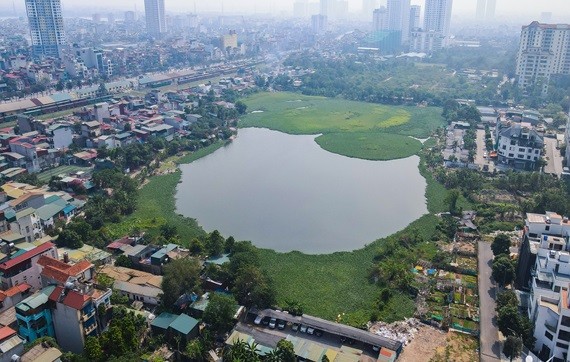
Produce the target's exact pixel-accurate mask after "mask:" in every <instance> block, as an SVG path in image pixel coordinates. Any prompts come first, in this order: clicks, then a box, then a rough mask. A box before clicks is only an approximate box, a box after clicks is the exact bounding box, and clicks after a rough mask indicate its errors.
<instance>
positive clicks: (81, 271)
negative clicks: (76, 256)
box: [37, 255, 95, 286]
mask: <svg viewBox="0 0 570 362" xmlns="http://www.w3.org/2000/svg"><path fill="white" fill-rule="evenodd" d="M37 263H38V265H39V266H40V267H41V268H42V271H41V273H40V275H41V279H42V285H43V286H48V285H65V283H67V282H76V281H79V282H90V281H91V280H92V279H93V276H94V275H95V265H93V264H92V263H91V262H89V261H87V260H81V261H79V262H78V263H75V264H71V263H65V262H63V261H61V260H57V259H54V258H52V257H49V256H45V255H43V256H41V257H40V258H39V259H38V262H37Z"/></svg>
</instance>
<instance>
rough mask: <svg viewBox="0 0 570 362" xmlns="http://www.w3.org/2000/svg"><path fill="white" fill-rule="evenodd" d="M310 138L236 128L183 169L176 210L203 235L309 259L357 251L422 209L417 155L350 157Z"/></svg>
mask: <svg viewBox="0 0 570 362" xmlns="http://www.w3.org/2000/svg"><path fill="white" fill-rule="evenodd" d="M314 138H315V136H297V135H288V134H285V133H281V132H276V131H271V130H267V129H259V128H246V129H240V131H239V136H238V138H237V139H236V140H235V141H234V142H233V143H232V144H230V145H228V146H226V147H224V148H221V149H219V150H217V151H216V152H214V153H212V154H210V155H208V156H206V157H204V158H202V159H199V160H197V161H195V162H193V163H191V164H188V165H182V166H181V169H182V182H181V183H180V184H179V185H178V191H177V195H176V206H177V209H178V212H180V213H181V214H183V215H185V216H188V217H192V218H195V219H197V221H198V223H199V224H200V225H202V227H203V228H204V229H205V230H206V231H212V230H215V229H218V230H219V231H220V232H221V233H222V235H226V236H229V235H233V236H234V237H235V239H236V240H251V241H252V242H253V243H254V244H255V245H257V246H259V247H263V248H271V249H275V250H277V251H291V250H299V251H302V252H305V253H309V254H321V253H331V252H335V251H345V250H354V249H358V248H361V247H362V246H364V245H365V244H367V243H370V242H372V241H374V240H376V239H377V238H379V237H383V236H387V235H390V234H392V233H394V232H396V231H398V230H401V229H403V228H404V227H406V226H407V225H408V224H409V223H410V222H412V221H413V220H415V219H417V218H419V217H420V216H421V215H423V214H424V213H426V212H427V208H426V203H425V196H424V192H425V187H426V182H425V179H424V178H423V177H422V176H421V175H420V173H419V171H418V163H419V158H418V157H417V156H412V157H409V158H406V159H400V160H393V161H367V160H360V159H355V158H348V157H344V156H340V155H337V154H334V153H330V152H327V151H325V150H323V149H321V148H320V147H319V145H317V143H316V142H315V141H314Z"/></svg>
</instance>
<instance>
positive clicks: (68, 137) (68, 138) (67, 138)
mask: <svg viewBox="0 0 570 362" xmlns="http://www.w3.org/2000/svg"><path fill="white" fill-rule="evenodd" d="M49 132H51V134H52V138H53V148H55V149H66V148H68V147H69V146H71V144H72V143H73V127H72V126H71V125H69V124H62V123H57V124H54V125H53V126H50V127H49Z"/></svg>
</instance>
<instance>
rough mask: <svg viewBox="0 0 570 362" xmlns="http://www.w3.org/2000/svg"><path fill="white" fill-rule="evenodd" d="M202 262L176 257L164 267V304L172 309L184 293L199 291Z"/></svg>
mask: <svg viewBox="0 0 570 362" xmlns="http://www.w3.org/2000/svg"><path fill="white" fill-rule="evenodd" d="M199 286H200V264H198V261H197V260H195V259H189V258H185V259H176V260H173V261H172V262H170V263H169V264H167V265H166V266H165V267H164V277H163V278H162V290H163V292H164V294H163V296H162V305H163V306H164V307H165V308H167V309H170V308H172V306H173V305H174V303H175V302H176V300H178V298H179V297H180V296H181V295H182V294H184V293H191V292H199Z"/></svg>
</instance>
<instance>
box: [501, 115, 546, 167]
mask: <svg viewBox="0 0 570 362" xmlns="http://www.w3.org/2000/svg"><path fill="white" fill-rule="evenodd" d="M543 148H544V139H543V138H542V136H541V135H539V134H538V133H537V132H536V130H534V128H533V127H532V126H530V124H520V123H512V124H511V125H510V126H509V127H506V128H503V129H501V130H500V131H499V137H498V139H497V154H498V161H499V163H502V164H506V165H510V166H512V167H514V168H515V169H522V170H533V169H535V168H536V166H537V165H538V161H539V160H540V159H541V155H542V150H543Z"/></svg>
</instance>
